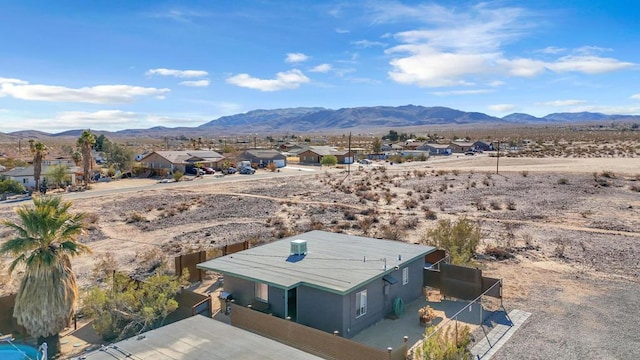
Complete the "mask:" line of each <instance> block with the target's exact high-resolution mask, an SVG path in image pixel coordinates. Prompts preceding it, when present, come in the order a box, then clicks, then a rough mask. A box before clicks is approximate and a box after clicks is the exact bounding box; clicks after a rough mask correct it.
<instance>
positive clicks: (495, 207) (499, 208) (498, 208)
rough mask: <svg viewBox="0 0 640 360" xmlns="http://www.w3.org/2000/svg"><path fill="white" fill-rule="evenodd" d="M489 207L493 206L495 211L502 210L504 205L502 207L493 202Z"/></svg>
mask: <svg viewBox="0 0 640 360" xmlns="http://www.w3.org/2000/svg"><path fill="white" fill-rule="evenodd" d="M489 206H491V209H493V210H502V205H500V203H499V202H497V201H496V200H492V201H491V203H489Z"/></svg>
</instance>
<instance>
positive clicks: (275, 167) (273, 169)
mask: <svg viewBox="0 0 640 360" xmlns="http://www.w3.org/2000/svg"><path fill="white" fill-rule="evenodd" d="M267 170H269V171H271V172H276V170H278V165H276V164H275V163H269V165H267Z"/></svg>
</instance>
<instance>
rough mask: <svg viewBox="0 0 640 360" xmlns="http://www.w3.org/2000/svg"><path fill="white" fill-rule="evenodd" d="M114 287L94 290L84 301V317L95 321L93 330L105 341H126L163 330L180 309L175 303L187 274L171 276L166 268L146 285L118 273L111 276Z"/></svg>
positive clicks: (148, 279)
mask: <svg viewBox="0 0 640 360" xmlns="http://www.w3.org/2000/svg"><path fill="white" fill-rule="evenodd" d="M108 277H109V278H110V280H111V281H110V282H111V286H109V287H108V288H101V287H98V286H95V287H93V288H91V290H90V291H89V292H88V293H87V296H86V297H85V298H84V302H83V303H84V311H85V313H86V314H87V315H88V316H89V317H91V318H94V319H95V320H94V321H93V323H92V324H93V328H94V329H95V330H96V332H97V333H98V334H100V335H101V336H102V337H103V339H105V340H107V341H111V340H114V339H123V338H127V337H130V336H132V335H135V334H139V333H141V332H144V331H148V330H151V329H155V328H157V327H159V326H162V324H163V322H164V320H165V318H166V317H167V315H169V314H170V313H172V312H173V311H175V310H176V309H177V308H178V302H177V301H176V300H175V296H176V294H177V293H178V292H179V291H180V286H181V285H182V284H183V283H184V281H185V279H186V278H187V277H188V274H185V275H183V276H182V277H181V278H176V277H175V276H172V275H168V274H166V273H165V272H164V268H162V267H161V268H159V269H158V271H157V272H156V273H155V274H154V275H152V276H150V277H149V278H147V279H146V280H145V281H143V282H136V281H135V280H133V279H131V278H130V277H129V276H127V275H126V274H123V273H119V272H113V273H111V274H108Z"/></svg>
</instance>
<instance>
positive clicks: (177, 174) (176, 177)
mask: <svg viewBox="0 0 640 360" xmlns="http://www.w3.org/2000/svg"><path fill="white" fill-rule="evenodd" d="M171 176H172V177H173V180H174V181H180V180H182V178H183V177H184V174H183V173H182V172H181V171H174V172H173V175H171Z"/></svg>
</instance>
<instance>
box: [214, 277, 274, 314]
mask: <svg viewBox="0 0 640 360" xmlns="http://www.w3.org/2000/svg"><path fill="white" fill-rule="evenodd" d="M224 291H226V292H228V293H230V294H231V296H232V297H233V299H234V300H235V301H236V304H238V305H240V306H247V305H249V304H251V303H253V302H255V301H257V300H256V295H255V291H256V290H255V283H254V282H253V281H249V280H244V279H240V278H237V277H233V276H230V275H225V276H224ZM284 295H285V292H284V290H282V289H279V288H276V287H273V286H269V312H270V313H272V314H273V315H275V316H279V317H282V318H284V312H285V310H284V309H285V297H284Z"/></svg>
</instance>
